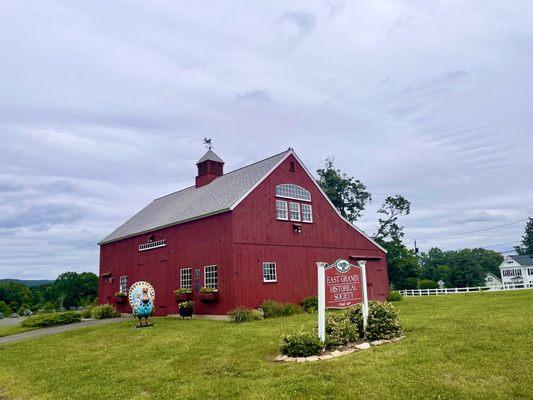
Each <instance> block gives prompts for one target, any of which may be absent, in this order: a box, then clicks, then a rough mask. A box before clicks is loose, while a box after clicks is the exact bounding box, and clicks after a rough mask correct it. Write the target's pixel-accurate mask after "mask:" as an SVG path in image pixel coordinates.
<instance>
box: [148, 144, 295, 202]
mask: <svg viewBox="0 0 533 400" xmlns="http://www.w3.org/2000/svg"><path fill="white" fill-rule="evenodd" d="M289 151H293V150H292V149H288V150H285V151H282V152H281V153H277V154H274V155H273V156H270V157H266V158H263V159H262V160H259V161H256V162H253V163H251V164H248V165H244V166H242V167H240V168H237V169H234V170H233V171H230V172H228V173H226V174H224V175H222V176H228V175H231V174H233V173H234V172H237V171H240V170H241V169H244V168H248V167H251V166H252V165H255V164H259V163H260V162H263V161H266V160H269V159H271V158H274V157H277V156H279V155H281V154H285V153H287V152H289ZM193 187H195V185H191V186H187V187H185V188H183V189H180V190H176V191H175V192H172V193H169V194H165V195H163V196H161V197H156V198H155V199H153V200H152V201H156V200H160V199H163V198H165V197H168V196H172V195H173V194H176V193H179V192H182V191H184V190H187V189H191V188H193Z"/></svg>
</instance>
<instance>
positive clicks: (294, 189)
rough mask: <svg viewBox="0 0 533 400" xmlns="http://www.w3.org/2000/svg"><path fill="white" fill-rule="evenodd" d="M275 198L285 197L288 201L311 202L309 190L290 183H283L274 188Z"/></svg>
mask: <svg viewBox="0 0 533 400" xmlns="http://www.w3.org/2000/svg"><path fill="white" fill-rule="evenodd" d="M276 196H278V197H286V198H288V199H295V200H303V201H311V193H310V192H309V190H307V189H304V188H303V187H301V186H298V185H294V184H292V183H284V184H282V185H277V186H276Z"/></svg>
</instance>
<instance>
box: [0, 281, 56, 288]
mask: <svg viewBox="0 0 533 400" xmlns="http://www.w3.org/2000/svg"><path fill="white" fill-rule="evenodd" d="M0 282H6V283H8V282H17V283H22V284H23V285H26V286H28V287H32V286H39V285H46V284H47V283H52V282H53V281H51V280H48V279H35V280H31V279H28V280H24V279H0Z"/></svg>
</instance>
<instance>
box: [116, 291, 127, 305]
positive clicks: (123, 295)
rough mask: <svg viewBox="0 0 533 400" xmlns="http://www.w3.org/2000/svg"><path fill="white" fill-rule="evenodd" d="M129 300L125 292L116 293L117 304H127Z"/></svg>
mask: <svg viewBox="0 0 533 400" xmlns="http://www.w3.org/2000/svg"><path fill="white" fill-rule="evenodd" d="M127 299H128V296H127V295H126V293H124V292H117V293H115V303H117V304H126V300H127Z"/></svg>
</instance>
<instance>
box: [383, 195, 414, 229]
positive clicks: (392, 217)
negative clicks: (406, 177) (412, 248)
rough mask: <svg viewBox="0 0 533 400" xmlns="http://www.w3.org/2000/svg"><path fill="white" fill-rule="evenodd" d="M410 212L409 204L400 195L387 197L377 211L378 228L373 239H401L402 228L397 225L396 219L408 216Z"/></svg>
mask: <svg viewBox="0 0 533 400" xmlns="http://www.w3.org/2000/svg"><path fill="white" fill-rule="evenodd" d="M410 212H411V202H410V201H409V200H407V199H406V198H405V197H403V196H402V195H400V194H397V195H394V196H388V197H387V198H386V199H385V201H384V202H383V204H382V205H381V208H380V209H379V210H378V213H379V214H380V215H381V216H380V218H379V228H378V231H377V232H376V234H375V235H374V238H376V239H384V238H387V237H390V238H400V237H402V236H403V228H404V227H403V226H400V225H398V217H399V216H400V215H409V213H410Z"/></svg>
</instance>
